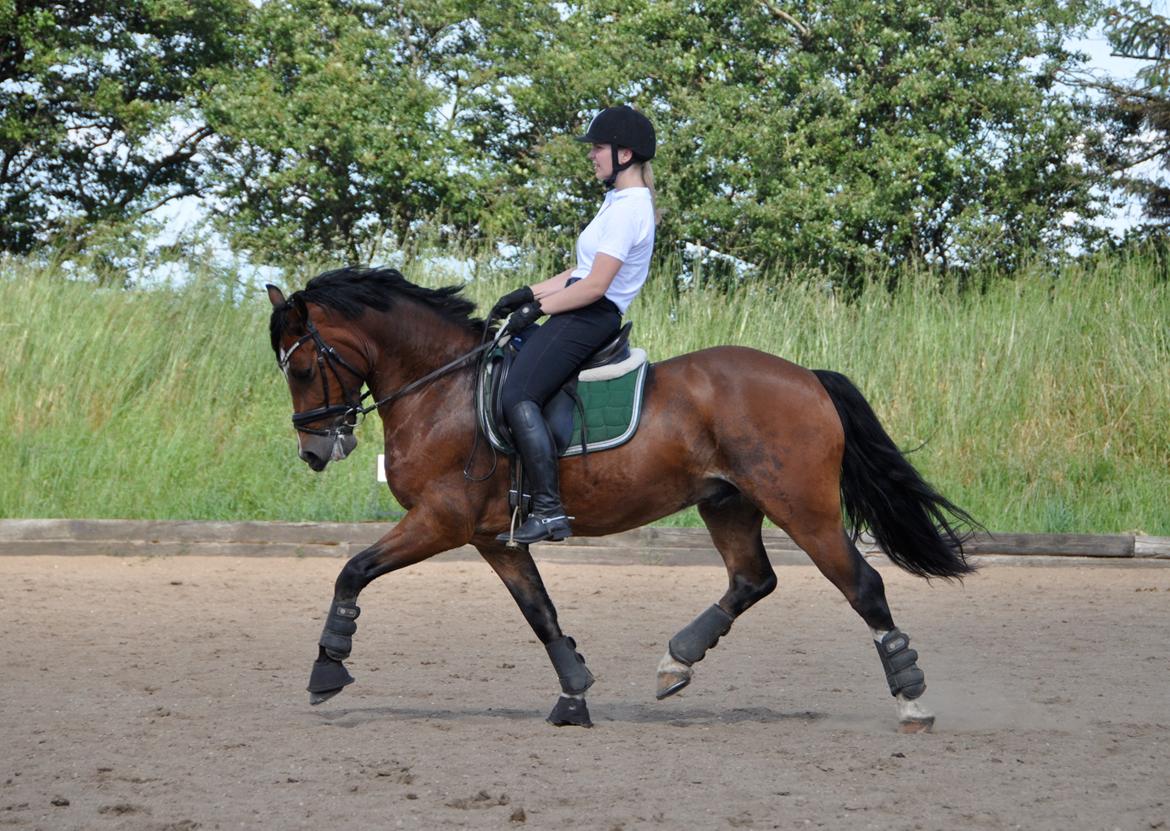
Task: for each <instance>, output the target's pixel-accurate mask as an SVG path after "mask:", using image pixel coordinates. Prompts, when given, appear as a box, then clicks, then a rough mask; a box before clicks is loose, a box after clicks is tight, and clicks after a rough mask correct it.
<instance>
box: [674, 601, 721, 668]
mask: <svg viewBox="0 0 1170 831" xmlns="http://www.w3.org/2000/svg"><path fill="white" fill-rule="evenodd" d="M734 620H735V618H733V617H732V616H731V615H729V614H727V612H725V611H723V609H721V608H720V607H719V606H712V607H711V608H709V609H707V610H706V611H704V612H703V613H702V614H701V615H699V616H698V617H697V618H695V619H694V620H692V621H691V622H690V623H688V624H687V625H686V626H685V627H684V628H683V630H682V631H681V632H679V633H678V634H677V635H675V636H674V637H673V638H671V639H670V656H671V657H672V658H674V659H675V660H676V661H678V662H679V663H683V664H686V665H687V666H690V665H691V664H694V663H697V662H699V661H701V660H703V656H704V655H706V654H707V650H708V649H713V648H714V647H715V644H717V643H719V639H720V638H721V637H723V636H724V635H726V634H727V633H728V632H729V631H730V630H731V624H732V622H733V621H734Z"/></svg>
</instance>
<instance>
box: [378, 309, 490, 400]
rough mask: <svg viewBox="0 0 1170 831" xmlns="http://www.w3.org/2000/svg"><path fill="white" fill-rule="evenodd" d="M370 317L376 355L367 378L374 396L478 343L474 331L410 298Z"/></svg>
mask: <svg viewBox="0 0 1170 831" xmlns="http://www.w3.org/2000/svg"><path fill="white" fill-rule="evenodd" d="M371 320H372V324H371V325H369V326H368V327H367V331H368V334H369V337H370V339H371V341H372V342H373V343H374V345H375V347H376V357H375V360H374V377H373V378H370V379H369V382H370V387H371V390H372V392H373V393H374V395H375V397H376V398H382V397H385V396H387V395H390V394H392V393H393V392H394V391H395V390H398V389H400V388H402V387H404V386H406V385H407V384H410V383H413V382H414V381H417V380H418V379H420V378H422V377H423V376H425V375H426V374H427V373H429V372H433V371H434V370H436V369H438V368H439V367H441V366H443V365H444V364H446V363H448V362H450V361H453V360H455V359H456V358H458V357H460V356H462V355H466V354H467V353H468V352H471V351H472V350H473V349H475V347H476V345H477V341H476V340H475V335H474V334H472V333H471V332H469V331H467V330H466V329H463V328H461V327H459V326H457V325H456V324H453V323H451V322H450V321H448V320H444V319H443V318H442V317H440V316H439V315H438V314H437V313H436V312H434V311H433V310H431V309H429V308H427V307H426V306H423V305H421V304H417V303H413V302H407V301H403V302H402V303H400V304H398V305H397V306H396V308H395V309H394V310H392V311H391V312H388V313H386V314H381V315H377V316H375V317H372V318H371Z"/></svg>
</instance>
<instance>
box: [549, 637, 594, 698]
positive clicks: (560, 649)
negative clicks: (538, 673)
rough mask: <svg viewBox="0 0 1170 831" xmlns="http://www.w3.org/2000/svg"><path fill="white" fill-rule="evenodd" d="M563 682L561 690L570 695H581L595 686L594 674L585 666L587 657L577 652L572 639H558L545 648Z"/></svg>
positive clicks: (575, 644) (558, 676)
mask: <svg viewBox="0 0 1170 831" xmlns="http://www.w3.org/2000/svg"><path fill="white" fill-rule="evenodd" d="M544 648H545V649H546V650H547V651H548V657H549V659H550V660H551V661H552V665H553V668H554V669H555V670H556V671H557V678H559V679H560V680H561V690H562V691H564V692H565V693H567V694H569V695H579V694H581V693H583V692H585V690H587V689H589V688H590V687H591V686H593V673H592V672H590V671H589V667H587V666H585V656H584V655H582V654H581V653H580V652H578V651H577V643H576V641H574V640H573V639H572V638H569V637H565V638H557V639H556V640H555V641H550V642H549V643H547V644H545V647H544Z"/></svg>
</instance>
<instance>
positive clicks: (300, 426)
mask: <svg viewBox="0 0 1170 831" xmlns="http://www.w3.org/2000/svg"><path fill="white" fill-rule="evenodd" d="M305 328H306V329H307V330H308V331H307V333H306V334H304V335H302V336H301V337H300V338H299V339H298V340H297V341H296V342H295V343H293V345H292V346H290V347H289V349H288V351H287V352H284V353H282V354H281V355H280V357H279V358H278V359H277V364H278V365H279V366H280V368H281V370H282V371H283V372H286V373H287V371H288V364H289V359H290V358H291V357H292V354H293V352H295V351H296V350H297V349H298V348H299V347H300V346H301V345H302V344H304V343H305V342H307V341H309V340H312V341H313V344H314V345H315V346H316V347H317V366H318V367H319V368H320V370H321V372H320V374H321V388H322V391H323V396H324V400H325V403H324V405H323V406H321V407H317V408H315V409H312V410H306V411H305V412H303V413H293V415H292V423H293V427H295V428H296V429H297V430H298V431H300V432H302V433H309V434H312V435H316V436H334V437H336V436H338V435H339V434H341V433H352V432H353V427H354V423H355V422H356V420H357V418H358V416H365V415H367V414H369V413H371V412H373V411H374V410H376V409H378V408H379V407H382V406H384V405H386V404H390V403H393V402H394V401H397V400H398V399H399V398H402V397H404V396H407V395H410V394H411V393H412V392H415V391H417V390H419V389H421V388H422V387H425V386H426V385H427V384H429V383H431V382H432V381H434V380H436V379H437V378H441V377H442V376H444V375H446V374H448V373H449V372H452V371H454V370H456V369H458V368H459V367H460V366H462V365H463V364H465V363H466V362H468V361H470V360H471V359H472V358H475V357H477V356H479V355H480V354H482V353H483V352H485V351H487V350H488V349H490V348H491V347H492V346H494V345H495V339H494V338H493V339H492V340H490V341H487V342H485V343H481V344H480V345H479V346H477V347H476V348H475V349H473V350H471V351H470V352H468V353H466V354H464V355H460V356H459V357H458V358H456V359H455V360H453V361H449V362H448V363H445V364H443V365H442V366H441V367H439V368H438V369H435V370H432V371H431V372H428V373H427V374H426V375H424V376H422V377H421V378H418V379H416V380H414V381H411V382H410V383H408V384H406V385H405V386H402V387H399V388H398V389H397V390H395V391H394V392H392V393H390V394H389V395H387V396H384V397H382V398H380V399H378V400H377V401H375V402H373V403H372V404H367V405H365V406H363V403H364V402H365V400H366V399H367V398H369V397H371V396H372V395H373V393H372V392H371V391H370V390H369V389H367V390H366V391H365V392H364V393H362V394H361V395H360V396H358V397H357V399H356V400H354V396H353V395H351V393H350V391H349V389H348V388H347V387H346V385H345V384H344V383H342V381H341V374H340V372H338V369H337V367H338V366H340V367H342V368H343V369H345V370H347V371H348V372H349V373H350V374H352V375H354V376H355V377H357V378H359V379H362V373H361V372H360V371H359V370H357V369H356V368H354V366H353V365H352V364H350V363H349V362H348V361H347V360H345V358H343V357H341V355H339V354H338V352H337V350H336V349H334V348H333V347H332V346H330V345H329V344H327V343H326V342H325V339H324V338H322V337H321V333H320V332H318V331H317V327H316V326H314V325H313V321H311V320H309V319H308V318H306V319H305ZM484 336H485V339H486V336H487V331H486V329H485V331H484ZM326 368H328V369H329V370H330V371H331V372H332V373H333V375H334V377H335V378H336V379H337V382H338V384H339V385H340V386H341V389H342V394H343V395H344V396H345V403H344V404H332V405H331V404H330V403H329V385H328V383H327V381H326V379H325V369H326ZM363 380H364V379H363ZM329 416H337V419H336V421H335V422H334V423H333V425H332V426H331V427H329V428H327V429H322V428H317V427H309V426H308V425H310V424H312V423H313V422H314V421H320V420H321V419H323V418H328V417H329Z"/></svg>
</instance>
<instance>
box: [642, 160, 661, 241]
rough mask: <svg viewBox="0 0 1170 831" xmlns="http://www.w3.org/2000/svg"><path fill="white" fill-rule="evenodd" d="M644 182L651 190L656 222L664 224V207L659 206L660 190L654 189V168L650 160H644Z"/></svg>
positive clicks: (651, 201) (656, 223)
mask: <svg viewBox="0 0 1170 831" xmlns="http://www.w3.org/2000/svg"><path fill="white" fill-rule="evenodd" d="M642 184H644V185H645V186H646V187H647V189H648V190H649V191H650V204H652V205H653V206H654V224H655V225H660V224H662V209H661V208H659V207H658V191H656V190H655V189H654V168H653V167H652V166H651V165H650V162H649V160H647V161H644V162H642Z"/></svg>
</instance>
